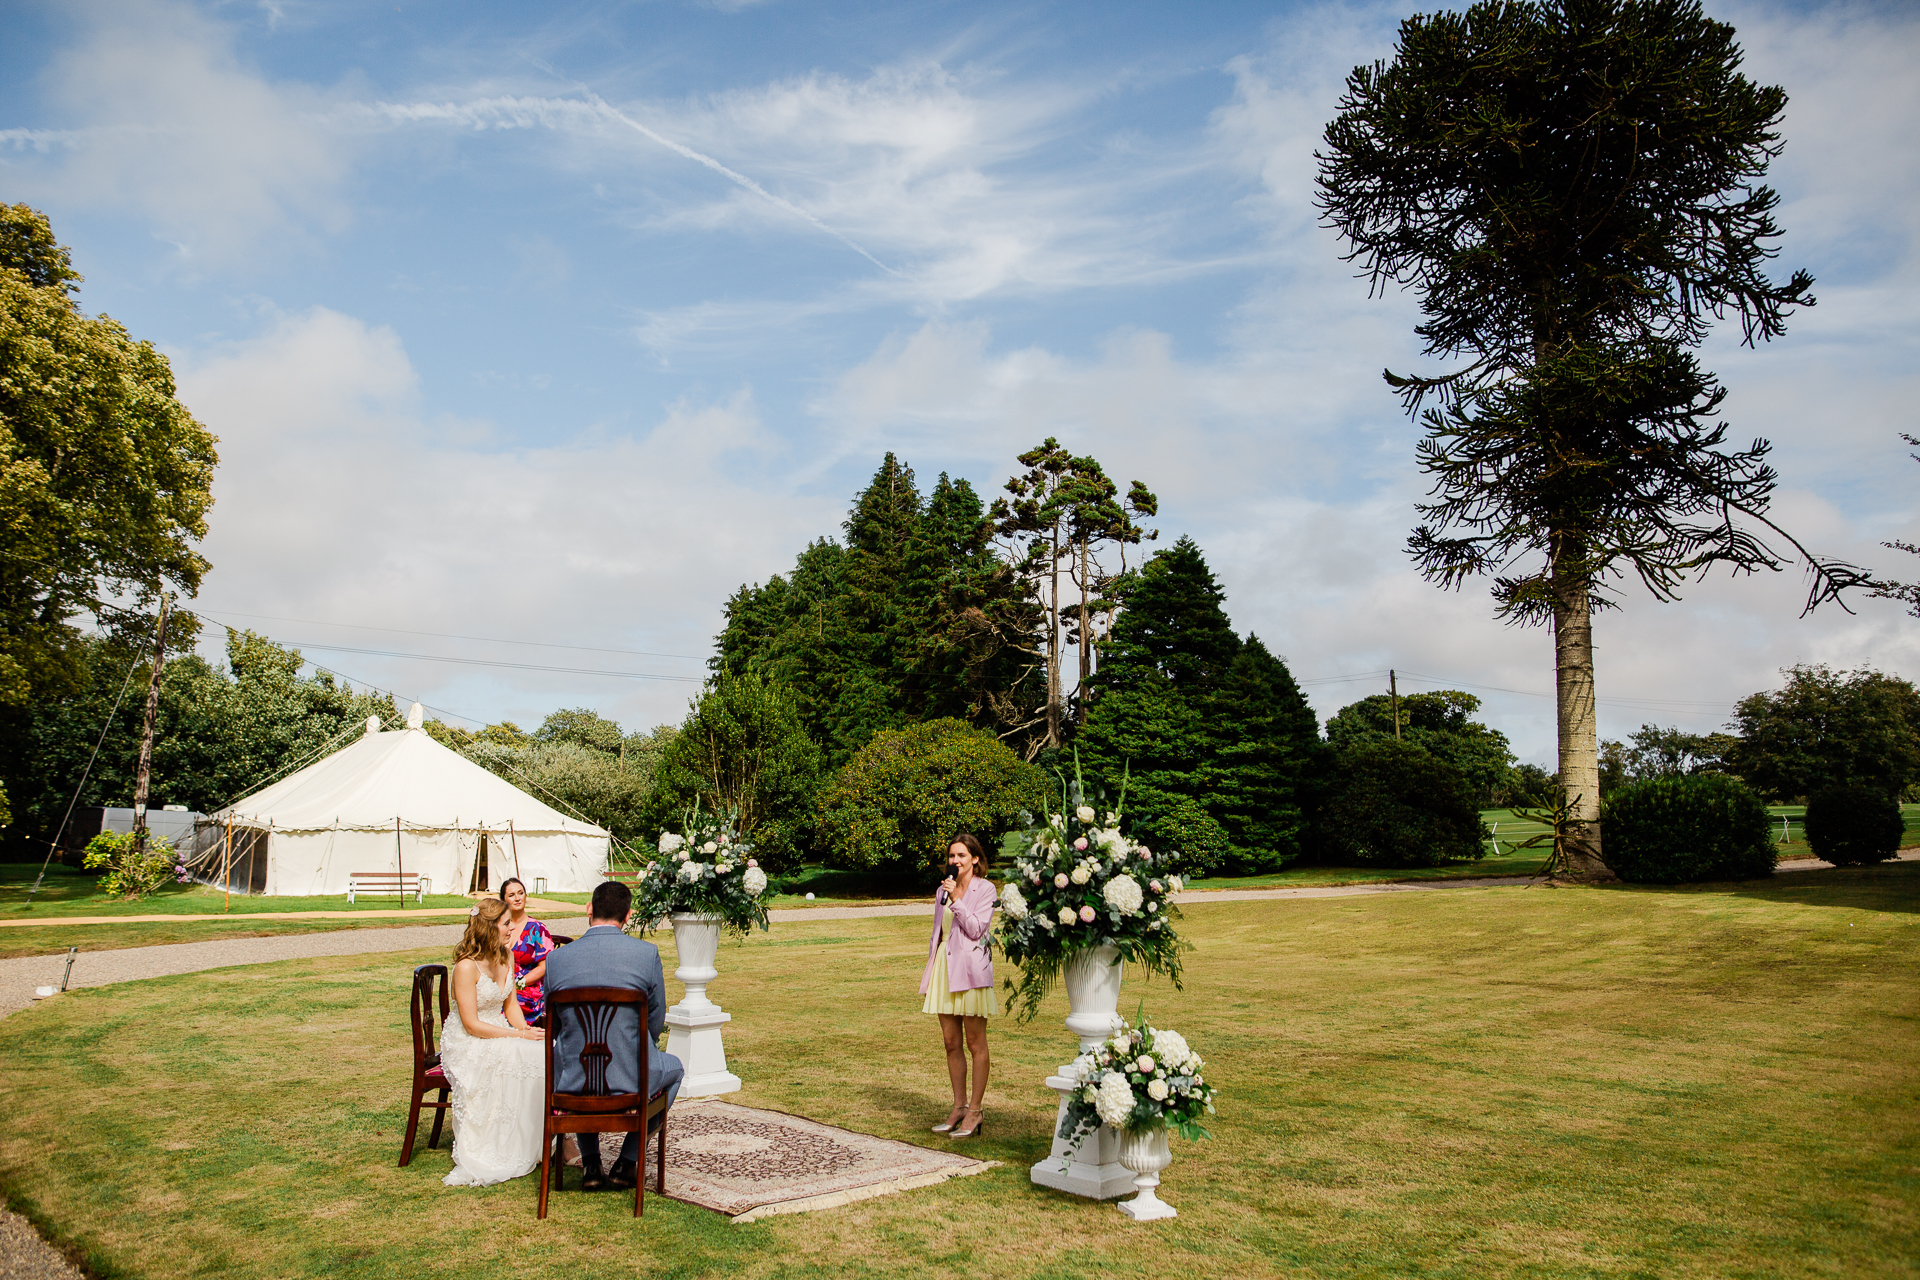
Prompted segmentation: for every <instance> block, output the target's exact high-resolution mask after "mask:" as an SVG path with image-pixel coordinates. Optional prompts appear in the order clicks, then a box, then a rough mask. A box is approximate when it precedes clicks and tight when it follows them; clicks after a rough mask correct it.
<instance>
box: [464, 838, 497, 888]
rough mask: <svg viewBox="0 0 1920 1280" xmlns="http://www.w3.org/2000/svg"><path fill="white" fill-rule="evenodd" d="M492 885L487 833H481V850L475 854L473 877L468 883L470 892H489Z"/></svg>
mask: <svg viewBox="0 0 1920 1280" xmlns="http://www.w3.org/2000/svg"><path fill="white" fill-rule="evenodd" d="M491 888H492V886H491V885H489V884H488V882H487V833H486V832H484V831H482V832H481V833H480V850H479V852H478V853H476V854H474V855H473V878H472V880H470V881H469V882H468V884H467V892H468V893H488V892H491Z"/></svg>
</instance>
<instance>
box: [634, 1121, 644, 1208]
mask: <svg viewBox="0 0 1920 1280" xmlns="http://www.w3.org/2000/svg"><path fill="white" fill-rule="evenodd" d="M646 1208H647V1112H646V1108H645V1107H642V1108H641V1109H640V1162H639V1164H638V1165H637V1166H635V1168H634V1171H633V1216H634V1217H636V1218H637V1217H639V1216H640V1215H641V1214H642V1213H645V1212H646Z"/></svg>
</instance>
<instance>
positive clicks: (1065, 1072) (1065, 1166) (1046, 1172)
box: [1027, 946, 1134, 1200]
mask: <svg viewBox="0 0 1920 1280" xmlns="http://www.w3.org/2000/svg"><path fill="white" fill-rule="evenodd" d="M1119 955H1120V953H1119V950H1118V949H1117V948H1114V947H1110V946H1109V947H1093V948H1091V949H1089V950H1086V951H1082V952H1080V953H1078V954H1077V955H1075V956H1074V958H1073V959H1072V960H1069V961H1068V962H1067V964H1066V965H1065V967H1063V968H1062V969H1061V971H1060V980H1061V983H1062V985H1064V986H1065V987H1066V989H1067V1008H1068V1010H1069V1012H1068V1014H1067V1030H1069V1031H1071V1032H1073V1033H1074V1034H1075V1035H1077V1036H1079V1037H1080V1051H1081V1052H1082V1053H1085V1052H1086V1051H1087V1050H1089V1049H1091V1048H1093V1047H1094V1046H1096V1045H1098V1044H1099V1043H1100V1042H1101V1041H1102V1040H1105V1039H1106V1038H1107V1037H1108V1036H1110V1035H1112V1034H1113V1032H1114V1030H1115V1029H1116V1028H1117V1027H1119V1025H1120V1021H1121V1019H1120V1014H1119V1007H1120V976H1121V966H1120V960H1119ZM1047 1088H1049V1089H1052V1090H1054V1091H1055V1092H1056V1093H1058V1094H1059V1095H1060V1109H1059V1110H1058V1111H1057V1112H1056V1113H1055V1115H1054V1119H1053V1133H1054V1138H1053V1150H1052V1151H1051V1152H1050V1153H1049V1154H1048V1156H1047V1158H1046V1159H1045V1160H1042V1161H1041V1162H1040V1163H1039V1164H1036V1165H1034V1166H1033V1167H1032V1168H1031V1169H1029V1170H1028V1171H1027V1172H1028V1176H1029V1177H1031V1178H1032V1179H1033V1181H1034V1183H1035V1185H1037V1186H1042V1187H1052V1188H1053V1189H1054V1190H1055V1191H1065V1192H1068V1193H1070V1194H1072V1195H1076V1196H1086V1197H1088V1198H1089V1199H1093V1200H1111V1199H1112V1198H1113V1197H1115V1196H1123V1195H1125V1194H1126V1193H1127V1192H1129V1191H1131V1190H1133V1187H1134V1177H1133V1173H1132V1172H1131V1171H1130V1170H1128V1169H1127V1168H1125V1167H1124V1166H1123V1165H1121V1163H1120V1134H1119V1132H1118V1131H1117V1130H1115V1129H1113V1128H1111V1127H1110V1126H1107V1125H1104V1124H1103V1125H1100V1126H1098V1127H1097V1128H1095V1129H1094V1131H1093V1132H1092V1133H1089V1134H1087V1135H1085V1136H1084V1137H1083V1138H1082V1139H1081V1141H1080V1148H1079V1150H1077V1151H1069V1149H1068V1146H1067V1142H1066V1140H1065V1139H1063V1138H1061V1137H1060V1121H1061V1120H1062V1119H1064V1118H1065V1117H1066V1114H1067V1097H1068V1095H1069V1094H1071V1093H1072V1092H1073V1091H1074V1090H1075V1089H1078V1088H1080V1080H1079V1077H1078V1076H1077V1075H1076V1074H1075V1072H1074V1069H1073V1064H1072V1063H1067V1064H1066V1065H1064V1066H1062V1067H1061V1068H1060V1070H1059V1071H1057V1072H1055V1073H1054V1074H1053V1075H1050V1076H1048V1077H1047Z"/></svg>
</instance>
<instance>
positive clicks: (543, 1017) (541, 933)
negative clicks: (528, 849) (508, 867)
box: [500, 877, 555, 1027]
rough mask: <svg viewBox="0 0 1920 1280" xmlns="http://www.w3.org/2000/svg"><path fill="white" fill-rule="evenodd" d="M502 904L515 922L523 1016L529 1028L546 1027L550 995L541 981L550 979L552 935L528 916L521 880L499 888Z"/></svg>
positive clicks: (515, 967)
mask: <svg viewBox="0 0 1920 1280" xmlns="http://www.w3.org/2000/svg"><path fill="white" fill-rule="evenodd" d="M500 901H502V902H504V903H506V904H507V911H508V913H509V914H510V915H511V916H512V918H513V933H512V935H511V936H512V941H511V942H510V944H509V946H510V948H511V950H512V951H513V984H514V986H515V987H516V988H517V989H518V991H519V996H520V1012H521V1014H522V1015H523V1016H524V1017H525V1018H526V1020H527V1025H528V1026H530V1027H544V1026H546V1025H547V992H546V988H545V987H544V986H543V985H542V982H541V979H543V978H545V977H546V976H547V954H548V953H549V952H551V951H552V950H553V948H554V945H555V944H554V941H553V934H551V933H549V932H548V931H547V926H545V925H543V924H541V923H540V922H539V921H538V920H535V919H534V918H533V917H531V916H529V915H528V914H527V886H526V885H524V884H522V883H520V880H519V878H518V877H509V878H508V879H507V880H506V882H505V883H503V884H502V885H501V886H500Z"/></svg>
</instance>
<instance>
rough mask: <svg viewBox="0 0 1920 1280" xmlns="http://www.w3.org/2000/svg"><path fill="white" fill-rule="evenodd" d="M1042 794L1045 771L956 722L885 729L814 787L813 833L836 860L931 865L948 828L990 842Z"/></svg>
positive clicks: (1039, 807)
mask: <svg viewBox="0 0 1920 1280" xmlns="http://www.w3.org/2000/svg"><path fill="white" fill-rule="evenodd" d="M1050 794H1051V792H1050V789H1049V783H1048V779H1047V775H1046V774H1045V773H1043V772H1042V771H1041V770H1040V769H1038V768H1036V767H1035V766H1033V765H1030V764H1028V763H1026V762H1025V761H1023V760H1022V759H1020V757H1019V756H1017V755H1015V754H1014V753H1013V752H1012V751H1010V750H1008V748H1007V746H1006V744H1005V743H1003V742H1001V741H1000V740H999V739H998V738H996V737H994V735H993V734H991V733H988V732H986V731H985V730H981V729H975V728H972V727H971V726H969V725H968V724H966V723H965V722H964V721H961V720H952V719H946V720H931V721H928V722H927V723H925V724H917V725H910V726H909V727H907V728H905V729H883V730H881V731H880V732H879V733H876V734H874V736H873V739H872V740H871V741H870V742H868V743H867V745H866V746H864V747H862V748H861V749H860V750H859V751H857V752H855V753H854V756H853V759H852V760H849V761H848V762H847V765H846V767H845V768H844V769H842V770H840V772H839V773H838V774H837V775H835V777H834V779H833V781H832V782H831V783H829V784H828V785H827V786H826V788H825V789H824V790H823V791H822V792H821V793H820V806H819V815H820V817H819V828H818V831H819V834H818V836H817V840H818V843H819V846H820V848H821V850H822V853H823V855H824V856H825V859H826V861H828V862H830V863H832V864H833V865H835V866H841V867H850V868H879V869H884V870H888V871H892V872H894V873H896V874H898V873H911V872H912V871H914V870H931V869H933V868H934V867H936V866H937V865H939V864H940V863H942V862H944V861H945V859H946V853H947V846H948V844H949V843H951V841H952V840H953V837H954V835H955V834H956V833H958V832H961V831H971V832H973V833H974V834H975V835H978V836H979V837H980V838H981V839H983V840H985V841H987V844H988V847H989V848H991V847H993V845H994V844H995V843H996V842H997V841H998V840H999V838H1000V836H1001V835H1003V834H1004V833H1006V832H1007V831H1010V830H1012V829H1013V828H1015V827H1018V826H1021V825H1023V823H1022V820H1021V816H1020V815H1021V811H1022V810H1025V811H1028V812H1031V813H1039V812H1043V811H1044V810H1045V809H1046V806H1047V802H1048V799H1049V796H1050ZM1056 803H1057V801H1056Z"/></svg>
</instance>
